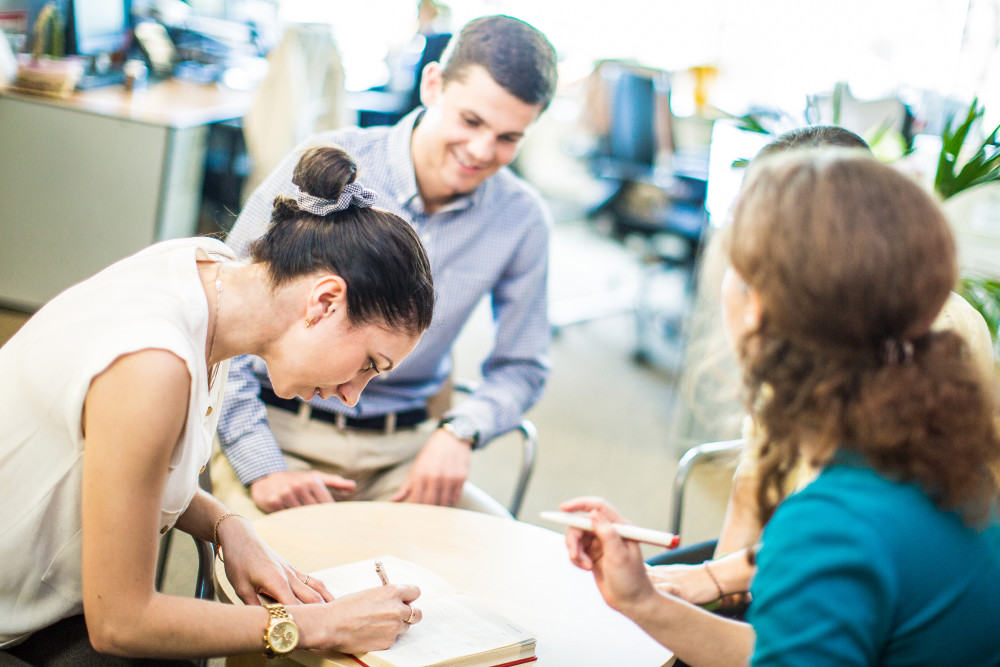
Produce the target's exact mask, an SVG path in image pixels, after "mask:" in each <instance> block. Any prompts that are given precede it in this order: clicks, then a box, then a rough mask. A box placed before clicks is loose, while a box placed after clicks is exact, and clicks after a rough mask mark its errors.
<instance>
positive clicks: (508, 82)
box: [212, 16, 556, 514]
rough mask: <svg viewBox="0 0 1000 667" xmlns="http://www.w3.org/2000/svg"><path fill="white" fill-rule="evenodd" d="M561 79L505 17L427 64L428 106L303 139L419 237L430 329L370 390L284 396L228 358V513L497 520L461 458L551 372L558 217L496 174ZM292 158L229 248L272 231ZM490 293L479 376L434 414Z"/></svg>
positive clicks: (251, 368) (259, 370)
mask: <svg viewBox="0 0 1000 667" xmlns="http://www.w3.org/2000/svg"><path fill="white" fill-rule="evenodd" d="M555 86H556V61H555V53H554V50H553V49H552V46H551V45H550V44H549V42H548V41H547V40H546V38H545V36H544V35H542V34H541V33H540V32H539V31H537V30H536V29H534V28H533V27H531V26H529V25H528V24H526V23H524V22H522V21H519V20H517V19H513V18H511V17H507V16H492V17H484V18H481V19H476V20H474V21H471V22H470V23H469V24H467V25H466V26H465V27H464V28H463V29H462V31H461V32H460V33H459V35H458V36H457V37H455V38H454V39H453V41H452V44H450V45H449V47H448V50H447V51H446V52H445V54H444V56H443V58H442V62H441V63H431V64H429V65H428V66H427V67H426V69H425V70H424V73H423V78H422V82H421V100H422V102H423V105H424V106H423V107H421V108H418V109H417V110H415V111H414V112H412V113H411V114H409V115H408V116H406V117H405V118H403V119H402V120H401V121H399V123H397V124H396V125H394V126H392V127H374V128H366V129H359V128H345V129H341V130H333V131H330V132H326V133H322V134H319V135H317V136H314V137H312V138H311V139H310V140H309V141H308V142H307V144H310V145H311V144H314V143H320V142H325V143H334V144H337V145H339V146H342V147H343V148H344V149H346V150H347V151H348V152H349V153H351V154H352V155H353V156H354V157H355V158H356V160H357V162H358V165H359V173H358V180H359V181H360V182H362V183H364V185H365V187H367V188H370V189H372V190H374V191H375V192H377V193H379V195H380V197H379V199H378V201H376V203H375V205H376V206H380V207H382V208H385V209H388V210H390V211H392V212H394V213H396V214H398V215H400V216H402V217H403V218H404V219H407V220H409V221H410V222H411V224H412V225H413V227H414V229H416V231H417V232H418V233H419V235H420V238H421V239H422V241H423V243H424V245H425V247H426V249H427V253H428V255H429V257H430V260H431V266H432V271H433V275H434V283H435V288H436V293H437V294H436V307H435V312H434V321H433V323H432V325H431V327H430V329H429V330H428V331H427V332H426V333H425V334H424V336H423V338H422V340H421V341H420V343H419V344H418V346H417V348H416V350H415V351H414V352H413V353H412V354H411V355H410V356H409V357H408V358H407V359H406V361H405V362H403V363H402V364H400V365H399V367H398V368H396V369H393V370H392V372H391V373H385V374H379V375H378V376H377V377H375V378H374V379H373V380H372V381H371V382H370V384H369V385H368V388H367V390H366V391H365V393H364V396H363V397H359V396H358V395H357V394H354V395H341V396H337V397H330V398H327V399H325V400H323V399H321V398H320V397H318V396H317V397H315V398H313V397H311V396H304V397H301V398H302V399H305V400H306V401H308V402H307V403H304V402H303V401H302V400H300V398H292V399H286V398H282V397H278V396H276V395H275V394H274V392H273V391H272V390H271V389H270V384H269V382H268V380H267V370H266V367H265V366H264V363H263V361H261V360H260V359H259V358H256V357H242V358H238V359H234V360H233V363H232V367H231V370H230V376H229V382H228V385H227V392H226V403H225V407H224V409H223V413H222V415H221V419H220V423H219V440H220V444H221V449H222V453H223V454H224V456H218V457H216V460H215V461H214V462H213V468H212V478H213V490H214V492H215V494H216V495H218V496H219V497H220V498H222V499H223V501H224V502H226V503H228V504H229V506H230V507H233V508H237V509H238V510H239V511H242V512H244V513H253V512H260V511H263V512H273V511H276V510H279V509H284V508H288V507H294V506H298V505H305V504H311V503H320V502H331V501H333V500H392V501H398V502H416V503H427V504H433V505H453V506H459V507H466V508H469V509H477V510H480V511H488V512H492V513H498V514H503V513H505V510H504V509H503V508H502V507H501V506H500V504H499V503H497V502H496V501H495V500H493V499H491V498H489V497H488V496H486V494H484V493H482V492H481V491H478V490H477V489H476V488H475V487H473V486H472V485H470V484H466V479H467V477H468V472H469V460H470V452H471V451H472V450H473V449H475V448H476V447H477V446H479V445H482V444H484V443H486V442H488V441H489V440H491V439H492V438H493V437H495V436H497V435H500V434H502V433H504V432H506V431H509V430H511V429H513V428H514V427H516V426H517V425H518V423H519V422H520V420H521V417H522V414H523V413H524V412H525V411H526V410H527V409H528V408H530V407H531V406H532V405H534V404H535V402H536V401H537V400H538V398H539V395H540V394H541V391H542V388H543V387H544V384H545V380H546V377H547V375H548V370H549V360H548V344H549V323H548V317H547V299H546V274H547V267H548V239H549V227H550V217H549V213H548V210H547V209H546V207H545V205H544V203H543V202H542V200H541V198H540V197H539V195H538V194H537V193H536V192H535V191H534V190H533V189H531V188H530V187H529V186H528V185H527V184H526V183H524V182H523V181H522V180H520V179H519V178H518V177H517V176H515V175H514V174H513V173H512V172H511V171H509V170H508V169H506V166H507V165H508V164H510V162H511V161H512V160H513V159H514V157H515V156H516V155H517V151H518V148H519V147H520V145H521V141H522V139H523V138H524V135H525V133H526V132H527V130H528V128H529V127H530V126H531V125H532V124H533V123H534V121H535V120H536V119H537V118H538V117H539V115H540V114H541V113H542V112H543V111H544V110H545V109H546V107H547V106H548V104H549V102H550V101H551V99H552V97H553V95H554V93H555ZM300 152H301V151H300V150H297V151H295V152H294V153H293V154H292V155H290V156H289V157H288V158H287V159H286V160H285V161H284V162H283V163H282V164H281V165H280V166H278V167H277V169H275V170H274V172H272V173H271V174H270V176H268V178H267V179H266V180H265V181H264V182H263V183H262V184H261V185H260V187H258V188H257V190H256V191H254V193H253V195H252V196H251V197H250V199H249V200H248V202H247V205H246V207H245V208H244V209H243V211H242V213H241V214H240V216H239V218H238V219H237V221H236V224H235V225H234V227H233V230H232V232H231V233H230V235H229V238H228V239H227V243H228V244H229V245H230V246H231V247H232V248H233V249H234V250H235V251H236V252H237V254H240V255H245V253H246V249H247V246H248V245H249V243H250V242H251V241H252V240H253V239H255V238H257V237H258V236H261V235H262V234H263V233H264V231H265V229H266V226H267V222H268V220H269V217H270V211H271V203H272V201H273V200H274V197H275V195H277V194H280V193H283V192H287V191H290V190H291V189H292V188H293V187H294V186H293V185H292V183H291V174H292V168H293V166H294V164H295V162H296V160H297V159H298V155H299V153H300ZM487 295H488V296H489V297H490V299H491V305H492V312H493V317H494V324H495V340H494V346H493V349H492V351H491V352H490V354H489V356H488V357H487V358H486V360H485V362H484V363H483V366H482V371H483V381H482V383H481V385H480V386H479V388H478V389H477V391H476V392H475V393H474V394H473V395H472V396H471V397H469V398H468V399H466V400H464V401H462V402H461V403H460V404H459V405H457V406H455V407H453V408H451V409H450V410H448V411H447V412H445V414H444V418H443V419H439V418H436V417H432V416H431V415H429V414H428V412H427V401H428V399H430V398H431V397H433V396H434V395H435V394H436V393H437V392H438V391H439V390H440V389H441V388H442V387H443V386H444V385H445V383H446V381H447V380H448V377H449V375H450V372H451V357H450V355H451V348H452V345H453V343H454V342H455V339H456V337H457V336H458V334H459V332H460V331H461V329H462V327H463V325H464V324H465V322H466V321H467V319H468V318H469V316H470V315H471V313H472V312H473V310H474V308H475V307H476V305H477V304H478V303H479V302H480V300H481V299H482V297H484V296H487ZM303 326H304V325H303ZM377 361H378V360H376V363H375V367H380V366H381V364H379V363H377ZM309 399H311V400H309Z"/></svg>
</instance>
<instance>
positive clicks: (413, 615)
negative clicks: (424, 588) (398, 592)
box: [403, 605, 417, 624]
mask: <svg viewBox="0 0 1000 667" xmlns="http://www.w3.org/2000/svg"><path fill="white" fill-rule="evenodd" d="M416 616H417V609H416V607H414V606H413V605H410V617H409V618H407V619H406V620H405V621H403V623H406V624H410V623H413V619H414V618H416Z"/></svg>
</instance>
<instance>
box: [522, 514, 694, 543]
mask: <svg viewBox="0 0 1000 667" xmlns="http://www.w3.org/2000/svg"><path fill="white" fill-rule="evenodd" d="M540 516H541V517H542V518H543V519H545V520H546V521H552V522H554V523H558V524H562V525H564V526H572V527H573V528H579V529H581V530H590V531H593V530H594V524H593V523H592V522H591V520H590V517H589V516H587V515H586V514H574V513H572V512H542V513H541V514H540ZM611 525H612V526H614V529H615V532H616V533H618V534H619V535H621V536H622V537H624V538H625V539H626V540H634V541H636V542H645V543H646V544H655V545H658V546H661V547H666V548H667V549H676V548H677V545H679V544H680V543H681V538H680V536H679V535H674V534H673V533H665V532H663V531H660V530H653V529H652V528H641V527H639V526H632V525H630V524H627V523H613V524H611Z"/></svg>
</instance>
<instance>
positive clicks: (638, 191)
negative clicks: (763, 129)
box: [554, 61, 708, 362]
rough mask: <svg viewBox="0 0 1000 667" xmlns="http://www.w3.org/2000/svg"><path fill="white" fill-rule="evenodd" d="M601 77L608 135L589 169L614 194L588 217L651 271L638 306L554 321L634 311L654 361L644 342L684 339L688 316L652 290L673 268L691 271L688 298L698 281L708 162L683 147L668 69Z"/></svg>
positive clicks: (606, 67) (596, 309)
mask: <svg viewBox="0 0 1000 667" xmlns="http://www.w3.org/2000/svg"><path fill="white" fill-rule="evenodd" d="M598 74H599V75H600V82H601V85H602V86H603V89H604V91H605V93H606V94H605V95H604V96H603V97H606V98H607V104H606V109H605V111H606V114H607V115H606V119H604V120H605V121H606V134H605V136H603V137H601V139H600V140H599V145H598V149H597V150H596V151H595V152H594V153H593V154H592V155H591V156H590V158H589V168H590V171H591V173H592V174H593V175H594V176H596V178H597V182H598V184H599V185H598V187H604V188H605V189H606V193H605V194H604V196H603V197H602V198H601V200H600V203H598V204H597V205H596V206H594V207H592V208H591V210H590V211H589V212H588V217H590V218H592V219H598V218H605V217H606V218H608V219H609V220H610V235H611V237H612V238H614V239H616V240H618V241H621V242H623V243H626V244H627V245H628V247H630V248H633V249H635V248H637V247H638V248H639V250H640V255H641V259H642V260H643V261H644V262H645V263H646V265H647V267H648V269H647V270H646V271H644V272H643V274H642V275H641V276H640V284H639V288H638V291H637V294H636V298H635V299H634V301H633V303H628V304H622V303H620V301H621V298H620V297H618V296H611V297H609V298H610V299H611V300H617V303H615V304H607V303H603V302H602V300H601V298H600V296H595V298H593V299H592V300H591V303H592V304H593V306H592V307H587V308H583V309H578V310H576V311H575V312H571V313H567V314H566V315H565V316H564V317H562V319H561V321H559V322H555V323H554V324H555V326H556V327H557V331H558V327H561V326H565V325H567V324H577V323H581V322H586V321H589V320H591V319H596V318H598V317H602V316H604V315H607V314H614V313H618V312H632V313H633V314H634V315H635V317H636V325H637V334H638V335H637V342H638V344H637V349H636V352H635V354H634V355H633V356H634V358H635V360H636V361H637V362H646V361H648V360H649V359H650V356H651V355H649V354H648V352H647V350H646V347H645V346H644V342H645V341H646V340H647V339H648V338H649V336H650V335H655V336H657V337H662V338H664V339H671V340H676V339H678V338H679V336H678V334H679V333H680V330H681V322H682V320H683V312H673V310H672V311H671V312H670V313H666V312H662V311H663V309H662V308H661V307H659V306H658V305H656V303H655V298H653V297H654V295H653V294H652V292H651V290H652V289H653V285H654V283H655V279H656V278H657V276H658V275H659V274H660V273H662V272H664V271H667V270H671V271H672V270H680V271H682V272H683V278H684V287H685V294H687V293H689V292H690V291H691V288H692V286H693V284H694V278H695V274H696V271H695V266H696V265H697V261H698V259H699V254H700V249H701V243H702V234H703V231H704V229H705V227H706V224H707V221H708V218H707V215H706V214H705V196H706V192H707V159H705V158H704V157H703V156H700V155H699V156H690V155H683V154H681V153H679V152H678V151H677V150H676V147H675V141H674V137H673V130H672V121H671V118H670V114H669V111H668V110H669V95H670V82H669V75H668V74H667V73H666V72H662V71H657V70H650V69H646V68H639V67H636V66H633V65H629V64H626V63H621V62H616V61H606V62H604V63H602V64H601V65H600V68H599V70H598ZM602 106H603V105H602ZM596 115H598V116H599V115H600V114H596ZM663 156H669V162H670V164H669V165H665V164H660V162H665V160H661V159H660V158H661V157H663ZM636 242H637V243H636ZM615 305H616V306H617V308H616V307H613V306H615ZM685 308H686V306H685ZM680 310H681V311H683V310H684V308H682V309H680ZM652 329H656V331H655V332H653V331H652Z"/></svg>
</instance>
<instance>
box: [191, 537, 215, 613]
mask: <svg viewBox="0 0 1000 667" xmlns="http://www.w3.org/2000/svg"><path fill="white" fill-rule="evenodd" d="M193 539H194V545H195V548H197V549H198V578H197V580H196V581H195V588H194V596H195V597H197V598H201V599H202V600H211V599H213V598H215V579H214V577H215V549H213V548H212V543H211V542H206V541H205V540H199V539H198V538H197V537H195V538H193Z"/></svg>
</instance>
